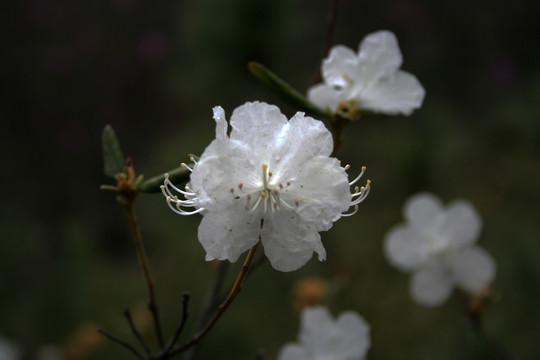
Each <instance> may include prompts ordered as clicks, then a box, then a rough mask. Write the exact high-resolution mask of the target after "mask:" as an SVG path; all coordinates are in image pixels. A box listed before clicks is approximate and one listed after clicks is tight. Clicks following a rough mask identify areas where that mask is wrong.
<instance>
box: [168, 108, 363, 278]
mask: <svg viewBox="0 0 540 360" xmlns="http://www.w3.org/2000/svg"><path fill="white" fill-rule="evenodd" d="M214 119H215V121H216V139H215V140H214V141H213V142H212V143H211V144H210V145H209V146H208V147H207V148H206V150H205V151H204V153H203V154H202V156H201V157H200V159H199V160H198V161H196V160H195V159H193V161H194V162H195V165H194V167H193V169H191V168H190V170H192V173H191V177H190V183H189V184H188V186H186V188H185V190H182V189H179V188H177V187H175V186H174V185H173V184H171V183H170V182H169V180H168V178H167V177H166V180H165V185H163V186H162V191H163V194H164V195H165V197H166V199H167V203H168V204H169V206H170V208H171V209H172V210H173V211H175V212H176V213H178V214H181V215H191V214H196V213H201V214H202V215H203V216H204V217H203V219H202V221H201V224H200V226H199V234H198V235H199V241H200V243H201V244H202V246H203V247H204V249H205V250H206V260H213V259H218V260H229V261H231V262H234V261H236V260H237V259H238V257H239V256H240V254H242V253H243V252H245V251H246V250H248V249H250V248H251V247H253V246H254V245H256V244H257V242H258V241H259V240H260V241H262V244H263V246H264V251H265V254H266V256H267V257H268V259H269V260H270V262H271V264H272V266H273V267H274V268H275V269H277V270H280V271H292V270H296V269H298V268H300V267H301V266H303V265H304V264H305V263H306V262H307V261H308V260H309V259H310V258H311V257H312V255H313V252H316V253H317V254H318V255H319V260H321V261H322V260H324V259H325V258H326V251H325V249H324V247H323V245H322V242H321V239H320V235H319V231H326V230H328V229H330V228H331V227H332V224H333V222H334V221H336V220H338V219H339V218H340V217H341V216H346V215H352V214H354V213H355V212H356V210H357V209H358V207H357V205H358V204H359V203H360V202H362V201H363V200H364V199H365V198H366V196H367V194H368V192H369V181H368V183H367V185H366V186H365V187H361V188H358V187H355V190H354V191H353V193H352V194H351V191H350V186H351V185H353V184H355V183H356V182H357V181H358V180H359V179H360V177H361V176H362V174H363V172H364V170H365V168H363V169H362V172H361V173H360V175H359V176H358V177H357V178H356V179H354V180H353V181H351V182H349V180H348V178H347V173H346V170H347V169H348V168H349V167H348V166H346V167H342V166H341V165H340V162H339V161H338V160H337V159H335V158H332V157H330V154H331V152H332V147H333V142H332V135H331V134H330V132H329V131H328V130H327V129H326V128H325V127H324V125H323V123H322V122H320V121H317V120H314V119H312V118H310V117H307V116H304V114H303V113H300V112H299V113H297V114H296V115H295V116H293V117H292V119H291V120H290V121H287V118H286V117H285V116H284V115H283V114H281V112H280V110H279V108H278V107H276V106H273V105H268V104H265V103H260V102H253V103H246V104H244V105H242V106H240V107H239V108H237V109H236V110H235V111H234V112H233V114H232V117H231V121H230V123H231V127H232V130H231V132H230V135H227V127H228V124H227V121H226V120H225V112H224V111H223V109H222V108H221V107H215V108H214ZM184 166H187V165H185V164H184ZM173 192H177V193H179V194H181V197H183V198H185V199H179V198H178V197H177V196H175V195H174V194H173ZM351 206H353V207H354V208H355V210H354V211H353V212H352V213H350V214H344V212H345V211H347V210H348V209H349V208H350V207H351ZM186 208H193V211H187V210H186Z"/></svg>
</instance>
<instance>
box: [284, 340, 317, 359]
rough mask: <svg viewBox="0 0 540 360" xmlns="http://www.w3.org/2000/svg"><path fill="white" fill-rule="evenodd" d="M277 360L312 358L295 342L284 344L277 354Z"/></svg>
mask: <svg viewBox="0 0 540 360" xmlns="http://www.w3.org/2000/svg"><path fill="white" fill-rule="evenodd" d="M278 359H279V360H313V358H312V357H311V356H310V355H309V353H308V351H307V350H306V349H305V348H303V347H301V346H299V345H296V344H286V345H285V346H284V347H283V348H282V349H281V351H280V352H279V355H278Z"/></svg>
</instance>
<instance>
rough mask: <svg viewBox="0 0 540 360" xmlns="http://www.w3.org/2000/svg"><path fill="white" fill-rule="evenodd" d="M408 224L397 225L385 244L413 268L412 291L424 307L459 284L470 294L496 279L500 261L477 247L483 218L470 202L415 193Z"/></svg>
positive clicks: (399, 262) (392, 256)
mask: <svg viewBox="0 0 540 360" xmlns="http://www.w3.org/2000/svg"><path fill="white" fill-rule="evenodd" d="M404 216H405V219H406V223H405V224H401V225H397V226H395V227H394V228H392V229H391V230H390V231H389V232H388V233H387V234H386V237H385V241H384V247H385V253H386V256H387V258H388V260H389V262H390V263H391V264H392V265H394V266H396V267H397V268H399V269H401V270H403V271H407V272H412V278H411V283H410V292H411V296H412V297H413V299H414V300H415V301H416V302H418V303H419V304H421V305H426V306H436V305H439V304H441V303H442V302H444V301H445V300H446V299H447V298H448V296H449V295H450V293H451V292H452V289H453V287H454V285H455V286H457V287H459V288H461V289H462V290H464V291H466V292H469V293H478V292H481V291H482V290H484V289H486V288H487V287H488V286H489V285H490V283H491V282H492V281H493V278H494V277H495V261H494V260H493V258H492V257H491V256H490V255H489V254H488V253H487V252H486V251H485V250H483V249H482V248H480V247H479V246H476V245H475V243H476V241H477V239H478V235H479V233H480V229H481V227H482V221H481V219H480V217H479V215H478V213H477V212H476V210H475V209H474V207H473V206H472V204H471V203H469V202H468V201H464V200H457V201H454V202H452V203H450V204H449V205H448V206H447V207H444V206H443V205H442V204H441V202H440V200H439V199H438V198H436V197H435V196H433V195H431V194H428V193H420V194H417V195H415V196H413V197H411V198H410V199H409V200H408V201H407V203H406V204H405V207H404Z"/></svg>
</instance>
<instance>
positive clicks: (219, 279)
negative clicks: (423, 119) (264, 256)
mask: <svg viewBox="0 0 540 360" xmlns="http://www.w3.org/2000/svg"><path fill="white" fill-rule="evenodd" d="M229 266H230V263H229V262H228V261H221V262H220V263H219V265H218V268H217V271H216V276H215V278H214V282H213V283H212V286H211V287H210V291H209V292H208V295H207V296H206V300H205V303H204V307H203V310H202V312H201V316H200V318H199V322H198V323H197V327H196V329H197V330H196V331H197V332H198V331H201V330H202V329H204V326H205V325H206V323H207V321H208V318H209V317H210V313H211V312H212V309H214V307H215V306H216V305H217V304H218V301H219V299H218V297H219V294H220V292H221V288H222V287H223V282H224V281H225V275H226V274H227V270H228V269H229ZM251 269H253V266H251ZM196 348H197V346H196V345H193V346H192V347H191V348H190V349H189V350H188V351H186V352H185V354H184V355H183V356H182V359H184V360H191V359H193V357H194V356H195V351H196Z"/></svg>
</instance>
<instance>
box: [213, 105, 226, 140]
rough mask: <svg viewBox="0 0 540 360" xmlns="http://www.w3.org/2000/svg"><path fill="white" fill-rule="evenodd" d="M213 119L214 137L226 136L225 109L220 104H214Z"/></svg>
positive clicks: (221, 137)
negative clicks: (214, 125) (214, 126)
mask: <svg viewBox="0 0 540 360" xmlns="http://www.w3.org/2000/svg"><path fill="white" fill-rule="evenodd" d="M213 111H214V120H215V121H216V139H223V138H226V137H227V121H226V120H225V111H224V110H223V108H222V107H221V106H215V107H214V109H213Z"/></svg>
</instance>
